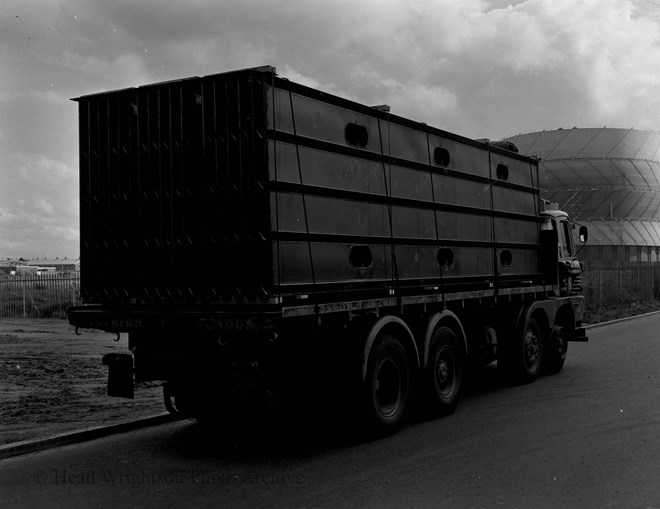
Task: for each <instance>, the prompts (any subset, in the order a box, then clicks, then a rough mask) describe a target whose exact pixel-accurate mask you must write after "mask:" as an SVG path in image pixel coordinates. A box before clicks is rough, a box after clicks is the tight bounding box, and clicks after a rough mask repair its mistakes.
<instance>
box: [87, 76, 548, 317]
mask: <svg viewBox="0 0 660 509" xmlns="http://www.w3.org/2000/svg"><path fill="white" fill-rule="evenodd" d="M78 102H79V105H80V171H81V190H80V194H81V236H82V242H81V244H82V245H81V268H82V274H83V279H82V291H83V297H84V300H85V301H86V302H92V303H106V304H107V303H141V302H146V303H216V304H223V303H224V304H227V303H241V304H242V303H254V304H255V305H256V304H261V303H264V302H266V301H268V299H272V298H273V297H278V296H280V295H284V296H286V295H287V294H291V295H293V294H296V293H297V292H298V291H299V289H300V285H304V286H305V292H306V293H307V294H310V295H311V296H312V298H313V299H315V300H317V301H319V302H320V301H323V300H324V299H325V298H326V297H324V296H328V295H330V293H328V292H329V291H330V290H333V289H334V290H335V291H339V290H341V291H350V290H352V289H354V288H355V289H356V290H358V289H359V291H361V292H364V291H365V290H368V291H371V292H372V293H373V297H378V296H383V295H389V293H390V291H391V290H392V289H394V290H397V289H398V288H400V287H406V288H411V287H415V286H419V287H422V286H424V285H429V284H437V285H439V290H438V291H440V292H442V291H444V290H445V288H449V287H451V288H452V289H453V290H454V291H460V290H469V289H471V288H479V287H481V286H483V285H484V284H487V285H491V284H494V285H501V284H506V285H509V286H511V285H516V284H518V283H517V282H520V281H533V282H534V283H535V284H538V283H541V279H540V278H541V276H540V270H539V267H538V250H539V239H538V225H537V216H538V206H537V203H538V190H537V186H538V176H537V166H538V163H537V161H536V160H535V159H530V158H526V157H523V156H519V155H517V154H514V153H512V152H506V151H504V150H502V149H499V148H497V147H492V146H490V145H487V144H484V143H479V142H476V141H473V140H469V139H467V138H462V137H460V136H458V135H455V134H451V133H447V132H444V131H440V130H438V129H435V128H431V127H428V126H426V125H424V124H418V123H415V122H412V121H410V120H407V119H403V118H401V117H396V116H393V115H389V113H387V112H385V111H379V110H376V109H372V108H369V107H366V106H364V105H360V104H357V103H353V102H350V101H346V100H344V99H341V98H338V97H334V96H330V95H328V94H324V93H322V92H320V91H318V90H313V89H309V88H306V87H303V86H301V85H297V84H294V83H291V82H289V81H287V80H284V79H281V78H278V77H277V76H276V75H275V74H274V70H273V69H272V68H262V69H259V70H246V71H240V72H234V73H227V74H219V75H213V76H207V77H204V78H191V79H188V80H179V81H174V82H168V83H162V84H155V85H150V86H146V87H140V88H135V89H128V90H122V91H117V92H108V93H103V94H96V95H92V96H85V97H81V98H79V99H78ZM356 246H357V247H358V251H359V252H360V253H362V257H361V260H368V262H369V263H365V262H364V261H360V262H358V263H357V265H358V266H355V264H354V263H353V262H352V260H353V258H354V257H353V258H352V255H351V253H354V252H355V250H354V248H355V247H356ZM439 251H441V252H442V255H441V256H439ZM475 285H476V286H475ZM333 298H336V297H333Z"/></svg>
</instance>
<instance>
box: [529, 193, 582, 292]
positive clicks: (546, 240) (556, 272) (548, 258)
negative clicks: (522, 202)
mask: <svg viewBox="0 0 660 509" xmlns="http://www.w3.org/2000/svg"><path fill="white" fill-rule="evenodd" d="M544 205H545V210H542V211H541V213H540V216H541V239H542V243H543V250H544V253H543V254H544V258H545V263H544V266H545V272H546V275H547V276H549V278H550V280H551V281H552V282H553V284H555V285H556V286H557V289H556V292H557V294H558V295H574V294H577V293H580V292H581V291H582V272H583V270H584V266H583V264H582V263H580V262H579V261H578V260H577V258H576V256H577V253H578V251H579V248H576V246H575V242H574V239H573V230H574V229H575V223H574V222H572V221H570V219H569V217H568V214H567V213H566V212H564V211H562V210H559V207H558V206H557V204H556V203H550V202H547V201H545V200H544ZM578 238H579V240H580V243H581V244H583V245H584V243H586V241H587V238H588V232H587V227H586V226H580V227H579V233H578Z"/></svg>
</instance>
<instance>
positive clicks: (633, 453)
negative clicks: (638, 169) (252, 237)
mask: <svg viewBox="0 0 660 509" xmlns="http://www.w3.org/2000/svg"><path fill="white" fill-rule="evenodd" d="M659 331H660V314H656V315H652V316H648V317H645V318H639V319H636V320H632V321H628V322H624V323H619V324H616V325H610V326H606V327H602V328H598V329H593V330H591V331H590V334H589V336H590V342H589V343H586V344H579V343H571V344H570V346H569V357H568V360H567V362H566V365H565V367H564V371H563V372H562V373H561V374H559V375H557V376H551V377H543V378H541V379H539V380H537V381H536V382H535V383H533V384H530V385H525V386H519V387H504V386H501V385H500V384H499V383H498V382H497V378H496V377H495V372H494V370H493V369H492V368H487V369H485V370H483V371H481V372H480V373H479V376H478V377H476V378H475V379H474V380H473V382H472V383H471V387H470V388H469V390H468V392H467V394H466V395H465V397H464V399H463V401H462V402H461V405H459V407H458V410H457V412H456V413H455V414H454V415H452V416H450V417H447V418H444V419H440V420H435V421H426V422H425V421H416V422H409V423H407V424H406V425H405V426H404V427H403V429H401V431H400V432H399V433H398V434H396V435H395V436H392V437H389V438H385V439H381V440H376V441H355V440H353V439H351V438H350V437H349V438H346V437H341V438H336V437H335V436H334V432H333V430H332V429H330V430H328V429H325V430H323V429H322V428H315V429H314V433H315V436H303V434H302V433H301V432H296V433H292V434H285V433H281V434H280V432H278V433H273V435H274V436H273V437H268V438H266V435H267V433H266V431H265V430H262V431H257V432H255V433H257V434H258V435H255V437H254V440H252V441H251V442H250V443H251V444H253V446H249V445H247V444H242V445H241V444H239V445H238V446H236V445H235V444H234V445H232V443H231V441H230V440H227V439H225V438H223V437H222V436H218V434H219V432H217V431H214V430H207V429H204V428H202V427H200V426H199V425H198V424H195V423H192V422H187V421H185V422H177V423H174V424H168V425H164V426H160V427H155V428H150V429H145V430H140V431H136V432H132V433H129V434H124V435H118V436H114V437H110V438H107V439H101V440H97V441H94V442H88V443H84V444H78V445H74V446H66V447H61V448H57V449H52V450H49V451H45V452H42V453H36V454H32V455H28V456H23V457H16V458H10V459H7V460H4V461H2V462H0V506H1V507H12V508H18V507H47V508H59V507H67V508H70V507H113V508H114V507H117V508H121V507H154V508H155V507H214V508H222V509H226V508H234V507H237V508H240V507H245V508H260V507H263V508H275V509H277V508H291V509H300V508H360V507H381V508H406V507H409V508H418V507H433V508H462V507H477V508H480V507H497V508H499V507H501V508H515V507H520V508H555V507H557V508H561V507H570V508H591V507H593V508H601V507H604V508H607V507H621V508H642V509H647V508H660V388H659V386H658V382H659V381H660V337H659V335H658V332H659ZM291 435H294V437H296V436H297V437H298V439H299V440H294V438H292V437H291ZM259 438H261V440H258V439H259ZM259 442H261V445H259V446H255V445H254V444H257V443H259ZM296 442H302V444H299V445H296ZM265 444H270V446H266V445H265Z"/></svg>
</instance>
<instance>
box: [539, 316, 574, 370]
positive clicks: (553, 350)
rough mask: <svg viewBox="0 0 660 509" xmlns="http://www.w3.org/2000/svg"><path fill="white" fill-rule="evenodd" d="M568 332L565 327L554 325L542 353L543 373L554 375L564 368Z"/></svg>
mask: <svg viewBox="0 0 660 509" xmlns="http://www.w3.org/2000/svg"><path fill="white" fill-rule="evenodd" d="M567 335H568V332H567V330H566V328H565V327H562V326H560V325H555V326H554V327H553V328H552V332H551V333H550V339H548V342H547V344H546V349H545V352H544V353H543V373H544V374H546V375H555V374H557V373H559V372H560V371H561V370H562V368H563V367H564V362H565V361H566V353H567V351H568V338H567Z"/></svg>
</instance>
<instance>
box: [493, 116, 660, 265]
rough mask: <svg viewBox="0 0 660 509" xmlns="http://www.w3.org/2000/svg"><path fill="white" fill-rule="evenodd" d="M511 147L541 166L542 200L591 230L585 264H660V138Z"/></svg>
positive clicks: (588, 136)
mask: <svg viewBox="0 0 660 509" xmlns="http://www.w3.org/2000/svg"><path fill="white" fill-rule="evenodd" d="M504 141H510V142H512V143H514V144H515V145H516V146H517V147H518V150H519V151H520V153H522V154H526V155H535V156H538V157H540V158H541V164H540V166H539V177H540V178H539V180H540V186H541V189H542V194H541V195H542V197H543V198H546V199H548V200H551V201H553V202H557V203H558V204H559V206H560V208H562V209H563V210H565V211H567V212H568V213H569V215H570V216H571V217H572V218H573V219H574V220H575V221H577V222H579V223H581V224H585V225H586V226H588V228H589V242H588V245H587V246H585V247H584V249H583V250H582V252H581V253H580V259H581V260H584V261H585V262H586V263H587V264H593V265H603V264H609V263H613V262H617V263H620V262H656V261H659V260H660V132H654V131H643V130H637V129H614V128H587V129H578V128H573V129H557V130H551V131H540V132H533V133H526V134H519V135H517V136H512V137H509V138H506V140H504Z"/></svg>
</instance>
